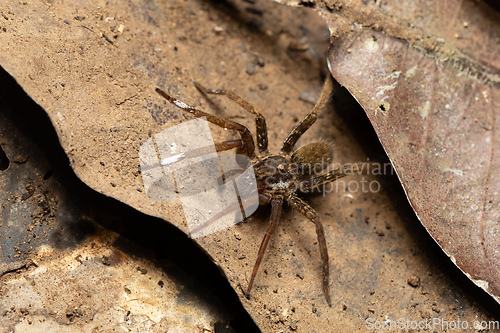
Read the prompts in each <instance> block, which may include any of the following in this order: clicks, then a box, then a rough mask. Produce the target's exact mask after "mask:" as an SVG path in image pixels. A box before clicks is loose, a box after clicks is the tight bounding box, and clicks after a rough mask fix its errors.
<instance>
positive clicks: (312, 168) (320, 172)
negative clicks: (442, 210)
mask: <svg viewBox="0 0 500 333" xmlns="http://www.w3.org/2000/svg"><path fill="white" fill-rule="evenodd" d="M195 86H196V88H198V90H200V91H201V92H202V93H204V94H216V95H226V96H227V97H229V98H230V99H232V100H233V101H234V102H236V103H238V104H239V105H240V106H241V107H243V108H244V109H245V110H246V111H248V112H249V113H251V114H253V115H254V116H255V118H256V127H257V147H258V150H259V152H258V153H255V143H254V141H253V137H252V135H251V134H250V131H249V130H248V129H247V128H246V127H245V126H243V125H241V124H239V123H236V122H233V121H231V120H225V119H222V118H219V117H216V116H214V115H211V114H208V113H206V112H204V111H200V110H197V109H195V108H193V107H191V106H188V105H186V104H185V103H183V102H181V101H179V100H177V99H174V98H172V97H171V96H169V95H168V94H166V93H165V92H164V91H162V90H160V89H158V88H157V89H156V91H157V92H158V93H159V94H160V95H162V96H163V97H165V98H166V99H167V100H168V101H169V102H171V103H173V104H174V105H176V106H177V107H179V108H181V109H182V110H184V111H187V112H189V113H191V114H193V115H194V116H196V117H206V119H207V121H209V122H211V123H213V124H215V125H218V126H220V127H223V128H226V129H231V130H236V131H238V132H239V134H240V136H241V139H240V140H231V141H224V142H222V143H219V144H216V145H215V147H216V150H217V151H225V150H229V149H233V148H237V149H238V151H239V152H240V153H242V154H245V155H247V156H248V157H249V158H250V159H251V161H252V165H253V168H254V170H255V177H256V180H257V189H258V193H259V204H261V205H266V204H271V218H270V223H269V227H268V229H267V231H266V234H265V235H264V239H263V240H262V243H261V245H260V248H259V253H258V255H257V259H256V262H255V265H254V268H253V271H252V276H251V278H250V282H249V283H248V288H247V290H246V295H247V296H248V295H249V294H250V290H251V289H252V286H253V283H254V280H255V276H256V275H257V272H258V270H259V266H260V262H261V260H262V257H263V255H264V252H265V250H266V248H267V244H268V243H269V240H270V238H271V236H272V234H273V233H274V231H275V229H276V226H277V224H278V222H279V219H280V215H281V210H282V206H283V204H284V203H285V202H286V203H287V204H288V205H289V206H291V207H292V208H293V209H294V210H296V211H298V212H299V213H301V214H302V215H304V216H305V217H306V218H307V219H309V220H310V221H311V222H313V223H314V225H315V227H316V234H317V236H318V244H319V249H320V255H321V261H322V263H323V265H322V268H323V290H324V292H325V297H326V300H327V302H328V305H330V306H331V298H330V291H329V275H330V268H329V260H328V250H327V245H326V239H325V233H324V230H323V225H322V224H321V220H320V218H319V216H318V214H317V213H316V211H315V210H314V209H313V208H312V207H311V206H310V205H309V204H308V203H307V202H305V201H304V200H303V199H301V198H299V197H298V196H297V192H306V193H307V192H312V191H313V190H314V189H316V188H320V187H321V186H323V185H324V184H326V183H329V182H332V181H335V180H337V179H339V178H341V177H344V176H347V175H349V174H351V173H352V172H353V171H354V170H355V169H356V167H355V165H351V164H346V165H341V166H338V167H336V168H334V169H333V170H331V171H328V170H326V171H325V169H326V168H327V167H328V165H329V163H330V162H331V159H332V153H331V148H330V146H329V145H328V144H327V143H325V142H323V141H316V142H312V143H310V144H307V145H305V146H302V147H300V148H298V149H296V150H295V151H293V153H292V150H293V148H294V146H295V144H296V143H297V140H298V139H299V138H300V137H301V136H302V134H304V132H305V131H307V130H308V129H309V128H310V127H311V126H312V124H314V122H315V121H316V119H317V118H318V115H319V113H320V112H321V110H322V109H323V107H324V106H325V104H326V103H327V101H328V97H329V95H330V92H331V90H332V88H333V82H332V78H331V76H328V78H327V81H326V83H325V86H324V88H323V91H322V93H321V97H320V99H319V101H318V102H317V104H316V105H315V106H314V108H313V109H312V111H311V112H310V113H309V114H308V115H307V116H305V117H304V119H302V121H301V122H300V123H299V124H298V125H297V126H295V128H294V129H293V130H292V132H291V133H290V134H289V135H288V137H287V138H286V139H285V142H284V143H283V146H282V148H281V151H280V152H279V154H275V155H273V154H270V153H269V152H268V149H267V146H268V141H267V127H266V120H265V118H264V116H263V115H262V114H261V113H260V112H259V111H257V109H256V108H255V107H254V106H253V105H251V104H249V103H248V102H246V101H244V100H243V99H242V98H241V97H239V96H238V95H236V94H235V93H233V92H232V91H228V90H221V89H206V88H205V87H204V86H202V85H201V84H199V83H195Z"/></svg>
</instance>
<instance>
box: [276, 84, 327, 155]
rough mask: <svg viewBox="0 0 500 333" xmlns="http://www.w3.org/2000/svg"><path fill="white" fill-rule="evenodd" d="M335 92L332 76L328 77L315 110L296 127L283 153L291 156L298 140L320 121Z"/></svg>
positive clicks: (285, 144)
mask: <svg viewBox="0 0 500 333" xmlns="http://www.w3.org/2000/svg"><path fill="white" fill-rule="evenodd" d="M332 90H333V79H332V76H331V75H328V77H327V78H326V82H325V85H324V86H323V90H322V91H321V96H320V97H319V100H318V102H317V103H316V105H315V106H314V108H313V109H312V110H311V112H309V114H308V115H307V116H305V117H304V118H303V119H302V120H301V121H300V123H298V124H297V126H295V128H294V129H293V130H292V132H290V134H289V135H288V137H287V138H286V139H285V141H284V142H283V146H282V147H281V151H282V152H283V153H285V154H289V153H290V152H291V151H292V150H293V147H294V146H295V144H296V143H297V140H299V138H300V137H301V136H302V134H304V133H305V131H307V130H308V129H309V128H310V127H311V126H312V125H313V124H314V123H315V122H316V119H318V115H319V114H320V113H321V111H322V110H323V108H324V107H325V105H326V104H327V102H328V98H329V97H330V93H331V92H332Z"/></svg>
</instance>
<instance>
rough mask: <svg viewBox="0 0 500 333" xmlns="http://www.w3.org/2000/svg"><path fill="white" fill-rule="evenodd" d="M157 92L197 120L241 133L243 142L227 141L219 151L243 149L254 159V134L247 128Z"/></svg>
mask: <svg viewBox="0 0 500 333" xmlns="http://www.w3.org/2000/svg"><path fill="white" fill-rule="evenodd" d="M155 91H156V92H157V93H158V94H160V95H161V96H162V97H164V98H165V99H166V100H167V101H169V102H170V103H172V104H174V105H175V106H177V107H178V108H180V109H182V110H184V111H186V112H189V113H191V114H192V115H194V116H195V117H196V118H200V117H206V118H207V121H208V122H210V123H212V124H214V125H217V126H219V127H222V128H227V129H230V130H235V131H238V133H240V136H241V140H234V141H226V142H223V143H221V144H218V145H216V149H217V151H224V150H228V149H232V148H237V147H242V148H243V149H244V153H245V155H247V156H248V157H250V158H253V157H254V156H255V144H254V142H253V138H252V134H251V133H250V131H249V130H248V128H246V127H245V126H243V125H241V124H239V123H237V122H234V121H231V120H227V119H222V118H219V117H216V116H214V115H212V114H210V113H207V112H205V111H201V110H198V109H195V108H193V107H192V106H189V105H187V104H186V103H184V102H182V101H180V100H178V99H175V98H173V97H172V96H170V95H169V94H167V93H166V92H164V91H163V90H161V89H160V88H156V89H155Z"/></svg>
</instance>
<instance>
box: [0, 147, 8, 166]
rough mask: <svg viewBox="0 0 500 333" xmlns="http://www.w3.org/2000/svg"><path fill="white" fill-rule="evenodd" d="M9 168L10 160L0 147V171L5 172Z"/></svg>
mask: <svg viewBox="0 0 500 333" xmlns="http://www.w3.org/2000/svg"><path fill="white" fill-rule="evenodd" d="M9 166H10V160H9V158H8V157H7V155H6V154H5V152H4V151H3V149H2V146H1V145H0V171H5V170H7V169H8V168H9Z"/></svg>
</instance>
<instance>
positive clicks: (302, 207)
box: [287, 194, 332, 306]
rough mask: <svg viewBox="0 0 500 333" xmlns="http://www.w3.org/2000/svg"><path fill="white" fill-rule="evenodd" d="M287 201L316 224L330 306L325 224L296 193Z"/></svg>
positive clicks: (325, 287) (325, 289)
mask: <svg viewBox="0 0 500 333" xmlns="http://www.w3.org/2000/svg"><path fill="white" fill-rule="evenodd" d="M287 202H288V204H289V205H290V206H292V208H293V209H294V210H295V211H297V212H299V213H300V214H302V215H304V216H305V217H306V218H307V219H308V220H309V221H311V222H313V223H314V225H315V226H316V234H317V235H318V244H319V253H320V255H321V261H322V263H323V265H322V266H323V291H324V293H325V297H326V302H327V303H328V305H329V306H332V300H331V298H330V284H329V283H330V263H329V260H328V248H327V246H326V238H325V230H324V229H323V224H322V223H321V219H320V218H319V216H318V213H316V211H315V210H314V209H313V208H312V207H311V206H309V204H308V203H307V202H305V201H304V200H302V199H300V198H299V197H297V196H295V195H293V194H292V195H290V197H289V198H287Z"/></svg>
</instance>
